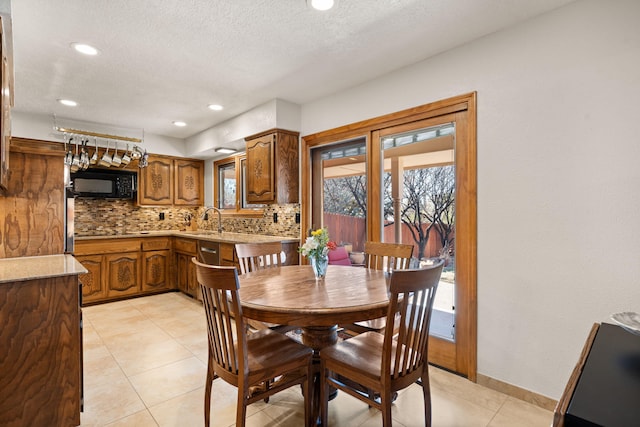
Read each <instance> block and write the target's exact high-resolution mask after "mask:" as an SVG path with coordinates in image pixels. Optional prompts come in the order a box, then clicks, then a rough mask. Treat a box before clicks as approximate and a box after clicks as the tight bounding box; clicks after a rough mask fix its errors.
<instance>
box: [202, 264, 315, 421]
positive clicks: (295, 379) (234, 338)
mask: <svg viewBox="0 0 640 427" xmlns="http://www.w3.org/2000/svg"><path fill="white" fill-rule="evenodd" d="M192 262H193V263H194V264H195V265H196V277H197V279H198V283H199V284H200V288H201V290H202V300H203V305H204V309H205V314H206V318H207V333H208V343H209V358H208V363H207V379H206V384H205V397H204V405H205V406H204V418H205V426H207V427H208V426H209V424H210V419H211V389H212V387H213V380H214V376H215V375H217V376H218V377H219V378H221V379H222V380H224V381H225V382H227V383H229V384H231V385H233V386H235V387H237V388H238V401H237V409H236V424H235V425H236V426H238V427H241V426H244V425H245V418H246V413H247V405H250V404H251V403H254V402H257V401H259V400H263V399H266V398H268V397H269V396H271V395H272V394H275V393H278V392H280V391H282V390H284V389H287V388H289V387H291V386H294V385H296V384H300V385H301V386H302V387H303V390H304V413H305V426H307V427H309V426H311V425H312V424H313V423H312V422H311V418H312V415H311V399H310V396H311V384H312V381H313V379H312V374H311V360H312V356H313V350H312V349H310V348H309V347H306V346H304V345H302V344H299V343H297V342H295V341H294V340H292V339H290V338H288V337H286V336H285V335H283V334H279V333H277V332H273V331H271V330H269V329H264V330H261V331H258V332H256V333H252V334H247V333H245V327H246V326H245V321H244V318H243V316H242V306H241V305H240V292H239V290H240V283H239V281H238V271H237V269H236V268H235V267H221V266H215V265H209V264H203V263H201V262H198V260H196V258H192Z"/></svg>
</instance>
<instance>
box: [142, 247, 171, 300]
mask: <svg viewBox="0 0 640 427" xmlns="http://www.w3.org/2000/svg"><path fill="white" fill-rule="evenodd" d="M170 256H171V251H168V250H164V251H149V252H143V255H142V263H143V267H142V272H143V276H144V277H143V280H142V291H156V290H163V289H169V288H170V287H171V286H170V284H169V257H170Z"/></svg>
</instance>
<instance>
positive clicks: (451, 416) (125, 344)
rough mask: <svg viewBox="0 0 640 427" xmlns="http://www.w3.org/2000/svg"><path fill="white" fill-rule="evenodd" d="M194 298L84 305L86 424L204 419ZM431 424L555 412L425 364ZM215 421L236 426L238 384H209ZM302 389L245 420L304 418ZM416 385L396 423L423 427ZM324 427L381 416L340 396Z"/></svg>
mask: <svg viewBox="0 0 640 427" xmlns="http://www.w3.org/2000/svg"><path fill="white" fill-rule="evenodd" d="M202 310H203V309H202V306H201V304H200V303H198V302H197V301H194V300H193V299H190V298H188V297H186V296H184V295H182V294H179V293H167V294H161V295H154V296H149V297H144V298H136V299H131V300H126V301H119V302H113V303H108V304H102V305H97V306H91V307H85V308H84V309H83V317H84V381H85V383H84V395H85V400H84V402H85V406H84V412H83V413H82V426H83V427H87V426H135V427H147V426H180V427H183V426H202V425H203V424H204V421H203V420H204V415H203V412H204V411H203V400H204V382H205V376H206V360H207V338H206V324H205V317H204V315H203V312H202ZM430 378H431V392H432V405H433V425H434V426H435V427H440V426H442V427H449V426H464V427H470V426H490V427H499V426H509V427H516V426H531V427H537V426H541V427H542V426H545V427H546V426H549V425H550V424H551V420H552V413H551V412H549V411H546V410H544V409H540V408H538V407H536V406H534V405H531V404H529V403H526V402H523V401H520V400H517V399H514V398H511V397H509V396H506V395H504V394H501V393H498V392H496V391H493V390H490V389H487V388H485V387H482V386H479V385H477V384H475V383H472V382H470V381H467V380H466V379H464V378H460V377H458V376H456V375H452V374H450V373H447V372H445V371H442V370H440V369H437V368H433V367H432V368H431V370H430ZM212 401H213V403H212V426H216V427H221V426H225V427H226V426H233V425H234V423H235V404H236V389H235V388H234V387H232V386H229V385H228V384H226V383H225V382H224V381H222V380H220V379H217V380H215V382H214V385H213V397H212ZM302 404H303V400H302V396H301V394H300V389H299V388H298V387H293V388H291V389H289V390H286V391H284V392H281V393H279V394H277V395H275V396H273V397H271V399H270V401H269V403H268V404H265V403H263V402H259V403H255V404H253V405H250V406H249V408H248V412H247V426H248V427H264V426H287V427H299V426H302V425H303V413H304V410H303V406H302ZM422 411H423V405H422V391H421V390H420V388H419V386H418V385H416V384H414V385H412V386H411V387H409V388H407V389H405V390H403V391H401V392H400V395H399V397H398V399H397V400H396V402H395V403H394V409H393V420H394V426H397V427H403V426H404V427H411V426H422V425H423V419H422V413H423V412H422ZM329 416H330V419H329V425H330V426H336V427H346V426H353V427H356V426H362V427H371V426H381V425H382V419H381V416H380V413H379V412H378V411H377V410H375V409H369V408H368V407H367V405H365V404H364V403H362V402H360V401H358V400H356V399H354V398H352V397H350V396H347V395H346V394H345V393H340V394H339V396H338V397H337V398H336V399H335V400H333V401H331V403H330V406H329Z"/></svg>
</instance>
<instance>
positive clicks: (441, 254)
mask: <svg viewBox="0 0 640 427" xmlns="http://www.w3.org/2000/svg"><path fill="white" fill-rule="evenodd" d="M382 149H383V154H384V163H383V167H384V170H383V177H384V178H383V194H384V199H383V200H384V203H383V210H384V212H383V215H384V217H383V218H384V221H383V233H382V235H383V240H384V241H385V242H394V243H404V244H410V245H413V246H414V250H413V260H412V261H413V266H414V267H418V266H421V265H423V264H426V263H428V262H429V259H433V258H444V259H445V261H446V264H445V268H444V271H443V273H442V277H441V279H440V284H439V285H438V291H437V293H436V299H435V302H434V305H433V313H432V317H431V327H430V333H431V335H435V336H437V337H439V338H441V339H445V340H449V341H455V304H454V301H455V252H454V240H455V196H456V183H455V165H454V149H455V126H454V124H453V123H446V124H444V125H440V126H434V127H430V128H426V129H420V130H416V131H413V132H409V133H403V134H396V135H392V136H388V137H385V138H383V140H382Z"/></svg>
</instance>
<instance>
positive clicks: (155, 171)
mask: <svg viewBox="0 0 640 427" xmlns="http://www.w3.org/2000/svg"><path fill="white" fill-rule="evenodd" d="M172 203H173V160H172V159H169V158H165V157H159V156H149V166H147V167H146V168H142V169H140V174H139V179H138V204H140V205H151V206H157V205H171V204H172Z"/></svg>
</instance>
